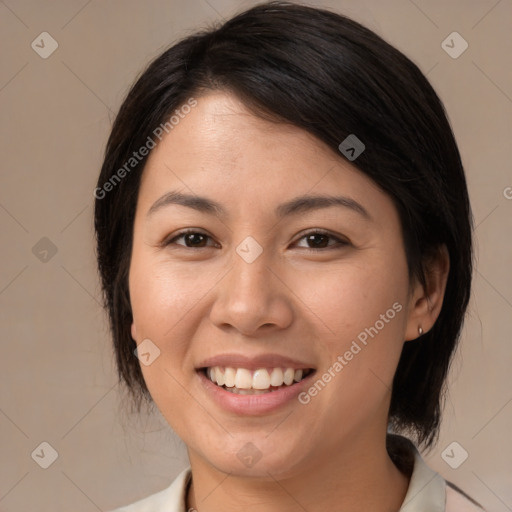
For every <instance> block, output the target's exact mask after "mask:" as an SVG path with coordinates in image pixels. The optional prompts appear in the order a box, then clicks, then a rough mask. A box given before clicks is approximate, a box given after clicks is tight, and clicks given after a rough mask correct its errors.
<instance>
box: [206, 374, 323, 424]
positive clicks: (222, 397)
mask: <svg viewBox="0 0 512 512" xmlns="http://www.w3.org/2000/svg"><path fill="white" fill-rule="evenodd" d="M314 374H315V372H311V373H310V374H309V375H308V376H307V377H305V378H304V379H302V380H301V381H300V382H294V383H293V384H291V385H290V386H286V385H284V386H282V387H280V388H279V389H276V390H275V391H271V392H269V393H263V394H261V395H238V394H236V393H231V391H226V390H225V389H224V388H221V387H220V386H217V384H214V383H213V382H212V381H211V380H210V379H209V378H208V377H207V376H206V375H205V374H204V373H203V372H202V371H197V375H198V376H199V379H200V382H201V384H202V386H204V389H205V391H206V393H207V395H208V396H210V397H211V398H212V399H213V400H214V401H215V402H217V403H218V404H219V405H220V406H221V407H222V408H223V409H225V410H227V411H230V412H234V413H237V414H242V415H249V416H257V415H261V414H266V413H269V412H272V411H275V410H277V409H279V408H280V407H282V406H284V405H285V404H287V403H289V402H291V401H292V400H293V399H294V398H296V397H297V395H298V394H299V393H300V392H301V391H302V390H303V389H304V388H306V387H307V386H309V381H310V378H311V377H313V375H314ZM297 401H298V400H297Z"/></svg>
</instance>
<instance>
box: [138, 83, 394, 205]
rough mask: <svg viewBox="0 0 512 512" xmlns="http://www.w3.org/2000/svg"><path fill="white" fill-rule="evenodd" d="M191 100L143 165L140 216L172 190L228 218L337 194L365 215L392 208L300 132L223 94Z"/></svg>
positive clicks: (371, 185)
mask: <svg viewBox="0 0 512 512" xmlns="http://www.w3.org/2000/svg"><path fill="white" fill-rule="evenodd" d="M196 99H197V105H196V106H195V107H193V108H191V109H190V111H189V112H188V113H187V114H185V115H182V117H180V119H179V122H177V123H176V124H175V125H174V126H173V128H172V130H170V131H169V133H168V134H167V135H165V136H164V137H163V138H162V140H161V142H160V143H159V144H158V145H157V147H156V148H155V149H153V150H152V152H151V154H150V156H149V158H148V160H147V163H146V167H145V169H144V173H143V177H142V183H141V190H140V194H139V198H140V199H141V201H140V202H141V203H142V204H143V205H144V207H145V209H146V211H147V210H149V208H150V207H151V205H152V204H153V202H154V201H156V200H157V199H159V198H160V197H161V196H162V195H163V194H165V193H168V192H170V191H172V190H181V191H183V192H185V193H188V194H192V195H194V194H195V195H200V196H208V197H211V198H215V199H216V200H217V201H218V202H219V203H222V204H226V205H227V208H226V209H227V210H229V205H233V207H234V208H235V209H237V208H244V207H250V206H251V205H256V204H258V205H260V206H261V205H262V206H268V207H269V208H270V207H272V210H274V205H275V204H276V203H277V202H279V203H281V202H283V199H285V198H286V197H288V198H292V197H295V196H299V195H301V196H302V195H305V194H308V195H317V194H329V195H339V194H343V195H344V196H349V197H351V198H353V199H354V200H356V201H357V202H359V203H361V204H363V205H367V209H371V208H372V207H373V208H375V207H377V208H379V207H380V208H381V209H382V208H384V209H385V208H388V209H389V208H390V207H391V208H392V205H391V204H390V203H391V200H390V198H389V197H387V195H386V194H384V193H383V192H382V191H381V190H380V188H378V186H377V185H376V184H375V182H373V180H371V179H370V178H369V177H368V176H366V175H365V174H364V173H362V172H361V171H360V170H359V169H358V168H357V167H355V165H353V164H351V163H350V162H349V161H348V160H346V159H345V158H344V157H343V156H341V154H337V153H336V152H334V151H333V150H332V149H331V148H329V147H328V146H327V145H326V144H325V143H323V142H322V141H320V140H319V139H317V138H316V137H314V136H313V135H311V134H310V133H308V132H306V131H305V130H303V129H301V128H299V127H297V126H294V125H291V124H284V123H276V122H271V121H268V120H265V119H262V118H260V117H258V116H255V115H254V114H253V113H252V112H251V111H249V110H248V109H247V108H246V107H245V106H244V105H243V104H242V103H241V102H240V101H239V100H238V99H237V98H236V97H235V96H233V95H231V94H229V93H225V92H214V93H211V94H208V95H206V96H201V97H198V98H196ZM150 202H151V204H149V203H150ZM144 203H146V204H144ZM228 213H229V211H228Z"/></svg>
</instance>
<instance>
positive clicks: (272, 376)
mask: <svg viewBox="0 0 512 512" xmlns="http://www.w3.org/2000/svg"><path fill="white" fill-rule="evenodd" d="M199 371H200V372H202V373H203V375H205V376H206V378H207V379H209V380H210V381H211V382H213V383H214V384H216V385H217V386H219V387H221V388H223V389H224V390H226V391H229V392H231V393H235V394H239V395H261V394H264V393H272V392H273V391H278V390H279V389H282V388H284V387H290V386H293V385H294V384H296V383H298V382H301V381H302V380H304V379H305V378H306V377H308V376H309V375H311V374H312V373H314V372H315V370H314V369H313V368H302V369H295V368H279V367H278V368H258V369H257V370H248V369H247V368H232V367H223V366H212V367H208V368H200V369H199Z"/></svg>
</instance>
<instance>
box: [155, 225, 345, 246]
mask: <svg viewBox="0 0 512 512" xmlns="http://www.w3.org/2000/svg"><path fill="white" fill-rule="evenodd" d="M188 234H198V235H203V236H205V237H207V238H210V239H211V237H210V235H207V234H206V233H204V232H202V231H199V230H197V229H193V228H190V229H186V230H183V231H181V232H179V233H177V234H176V235H175V236H173V237H172V238H171V239H169V240H166V241H164V242H163V243H162V246H163V247H167V246H169V245H181V246H182V247H183V248H184V249H192V250H198V249H205V247H187V246H185V245H182V244H176V243H175V242H176V240H178V239H180V238H182V237H184V236H185V235H188ZM310 235H323V236H327V237H329V238H331V239H332V240H334V241H335V242H337V244H335V245H334V246H329V247H321V248H316V249H315V248H314V247H304V249H305V250H307V251H315V252H318V251H325V250H328V249H336V248H340V247H342V246H347V245H349V242H347V241H345V240H342V239H341V238H339V237H337V236H335V235H333V234H332V233H330V232H328V231H325V230H323V229H315V230H312V231H308V232H307V233H304V234H303V235H302V236H301V237H300V238H299V240H298V241H300V240H302V239H303V238H306V237H308V236H310Z"/></svg>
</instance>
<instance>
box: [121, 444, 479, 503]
mask: <svg viewBox="0 0 512 512" xmlns="http://www.w3.org/2000/svg"><path fill="white" fill-rule="evenodd" d="M408 449H409V450H410V451H411V452H413V455H414V462H413V464H414V465H413V467H412V474H411V480H410V482H409V487H408V489H407V494H406V495H405V499H404V501H403V503H402V506H401V507H400V510H399V511H398V512H482V511H483V509H482V508H481V507H479V506H478V505H477V504H476V503H474V502H473V501H472V500H471V499H470V498H468V497H466V496H465V495H464V494H463V493H462V492H459V491H458V490H457V489H456V488H455V487H454V486H453V485H452V484H451V483H449V482H447V481H446V480H444V478H443V477H441V475H440V474H439V473H436V472H435V471H433V470H432V469H430V468H429V467H428V466H427V464H426V463H425V462H424V461H423V459H422V457H421V455H420V453H419V452H418V450H417V449H416V447H415V446H414V445H412V443H410V445H409V448H408ZM411 455H412V454H411ZM191 477H192V472H191V468H190V466H189V467H187V468H186V469H184V470H183V471H182V472H181V473H180V474H179V475H178V476H177V477H176V478H175V479H174V481H173V482H172V484H171V485H170V486H169V487H167V488H166V489H164V490H163V491H160V492H157V493H155V494H152V495H151V496H148V497H146V498H143V499H141V500H139V501H137V502H135V503H132V504H131V505H127V506H125V507H121V508H117V509H115V510H112V511H111V512H189V511H187V508H186V499H187V490H188V486H189V483H190V480H191ZM191 510H193V509H191Z"/></svg>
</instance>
